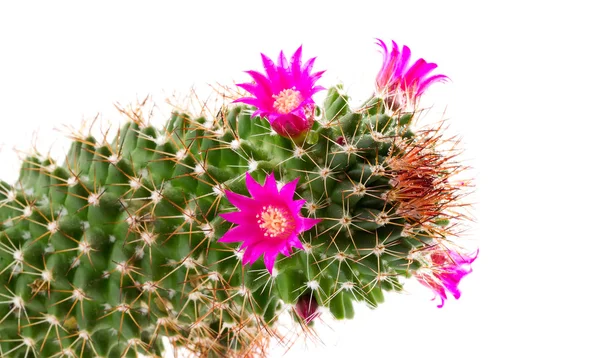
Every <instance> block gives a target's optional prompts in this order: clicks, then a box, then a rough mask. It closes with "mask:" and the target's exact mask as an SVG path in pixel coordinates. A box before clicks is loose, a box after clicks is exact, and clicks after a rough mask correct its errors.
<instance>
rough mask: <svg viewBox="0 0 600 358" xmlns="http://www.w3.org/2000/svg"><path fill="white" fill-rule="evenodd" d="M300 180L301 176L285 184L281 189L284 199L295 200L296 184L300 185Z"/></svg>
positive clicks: (280, 193)
mask: <svg viewBox="0 0 600 358" xmlns="http://www.w3.org/2000/svg"><path fill="white" fill-rule="evenodd" d="M299 180H300V178H299V177H298V178H296V179H294V180H293V181H291V182H289V183H287V184H285V185H284V186H283V187H282V188H281V190H280V191H279V195H281V197H282V198H283V200H285V201H292V200H294V193H295V192H296V185H298V181H299Z"/></svg>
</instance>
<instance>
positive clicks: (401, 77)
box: [376, 39, 448, 104]
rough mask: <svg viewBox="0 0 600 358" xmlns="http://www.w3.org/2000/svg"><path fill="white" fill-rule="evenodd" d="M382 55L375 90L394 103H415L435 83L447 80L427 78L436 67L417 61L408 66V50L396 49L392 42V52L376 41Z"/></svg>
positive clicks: (437, 77)
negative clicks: (390, 98) (394, 101)
mask: <svg viewBox="0 0 600 358" xmlns="http://www.w3.org/2000/svg"><path fill="white" fill-rule="evenodd" d="M377 41H378V43H379V46H381V49H382V53H383V65H382V66H381V70H380V71H379V74H378V75H377V83H376V84H377V90H378V91H379V92H380V93H383V94H386V95H388V96H390V97H392V98H394V97H396V98H394V99H395V100H396V101H400V103H402V104H404V103H406V102H410V103H415V102H417V100H418V98H419V97H420V96H421V94H423V92H424V91H425V90H426V89H427V88H428V87H429V86H431V85H432V84H433V83H435V82H439V81H444V80H447V79H448V77H447V76H445V75H434V76H429V74H430V73H431V71H433V70H434V69H435V68H436V67H437V65H436V64H435V63H431V62H429V63H428V62H426V61H425V60H424V59H422V58H420V59H418V60H417V61H416V62H415V63H414V64H412V65H410V66H409V62H410V49H409V48H408V46H403V47H402V52H400V50H399V49H398V45H397V44H396V42H394V41H392V50H391V51H389V50H388V47H387V46H386V45H385V43H384V42H383V41H382V40H380V39H377ZM397 97H399V98H397Z"/></svg>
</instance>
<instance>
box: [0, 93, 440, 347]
mask: <svg viewBox="0 0 600 358" xmlns="http://www.w3.org/2000/svg"><path fill="white" fill-rule="evenodd" d="M368 103H369V106H368V107H363V108H360V109H358V110H352V109H351V108H350V107H349V106H348V98H347V96H346V95H344V94H342V91H341V87H339V86H338V87H333V88H331V89H330V90H329V91H328V93H327V97H326V100H325V103H324V106H323V107H320V108H317V114H318V115H319V117H318V118H317V121H315V124H314V127H313V128H312V130H311V131H310V132H309V133H308V134H307V135H306V137H305V138H304V139H303V140H302V141H301V142H299V143H295V142H294V141H292V140H290V139H288V138H284V137H281V136H279V135H274V133H273V132H272V131H271V130H270V129H269V124H268V122H267V121H266V120H264V119H260V118H251V115H250V113H252V111H253V110H252V108H250V107H247V106H233V105H228V106H223V107H222V108H221V110H220V111H219V112H218V113H216V114H210V113H204V114H203V115H201V116H192V115H191V114H187V113H182V112H173V113H172V116H171V118H170V119H169V120H168V122H167V124H166V125H165V127H164V128H162V129H161V128H155V127H152V126H148V125H146V124H145V123H143V121H142V120H136V121H130V122H128V123H126V124H125V125H124V126H123V127H122V128H121V130H120V131H119V133H118V135H117V136H116V137H115V138H114V139H113V140H112V142H108V141H107V140H106V138H104V139H103V138H94V137H81V136H79V137H78V136H76V137H75V141H74V142H73V143H72V146H71V148H70V150H69V152H68V155H67V157H66V160H65V161H64V164H62V165H58V164H57V162H56V161H54V160H52V159H47V158H43V157H41V156H39V155H34V156H30V157H28V158H27V159H26V160H25V161H24V163H23V166H22V170H21V173H20V178H19V180H18V181H17V183H16V184H15V185H9V184H8V183H5V182H1V183H0V203H1V204H0V222H1V223H2V226H1V227H0V337H1V339H0V357H34V356H35V357H62V356H65V357H134V356H136V353H141V354H145V355H150V356H153V355H154V356H160V355H161V353H162V352H163V350H164V347H163V346H162V342H161V337H163V336H167V337H169V339H170V340H171V342H173V343H174V344H175V345H176V346H178V347H186V348H188V349H191V350H193V351H196V352H198V354H199V355H201V356H206V357H221V356H236V355H239V356H243V355H245V354H248V353H250V352H254V353H256V354H257V355H259V356H260V355H262V354H265V353H264V351H263V349H264V346H265V344H266V343H265V342H266V341H268V337H269V336H270V335H271V332H272V330H274V329H276V328H275V327H276V325H275V323H276V321H277V317H278V315H279V314H281V312H283V311H284V310H285V308H286V307H289V305H291V304H294V303H295V302H296V301H297V300H298V298H299V297H301V296H302V295H305V294H308V293H310V294H313V295H314V297H316V300H317V302H318V304H319V306H320V307H322V308H323V307H325V308H326V309H328V310H329V311H330V312H331V314H332V315H333V316H334V317H335V318H337V319H349V318H352V317H353V315H354V309H353V305H354V302H364V303H366V304H367V305H369V306H371V307H376V306H377V305H378V304H380V303H382V302H383V297H384V296H383V292H384V291H401V290H402V285H401V281H400V280H399V278H401V277H406V276H409V275H410V273H411V270H414V269H416V268H418V263H417V262H416V261H414V262H413V261H412V260H411V259H410V252H412V251H414V250H418V249H419V248H421V247H423V246H424V245H425V244H426V243H428V242H431V240H432V236H433V234H431V230H425V227H424V226H423V225H420V224H422V223H423V222H424V221H423V220H419V219H418V218H417V216H414V215H413V216H411V215H399V214H398V212H399V211H398V203H399V202H401V201H402V199H401V198H400V199H399V198H398V195H399V194H398V193H401V192H402V191H398V190H395V189H394V188H396V187H397V186H398V184H397V183H396V182H394V180H395V179H394V178H395V176H396V175H397V172H398V170H397V168H395V167H393V165H392V164H391V163H394V160H396V159H397V158H402V156H403V155H405V154H406V153H407V149H406V148H405V147H403V146H402V145H399V144H398V143H403V145H404V144H406V143H409V145H410V143H411V141H412V140H413V139H412V138H413V137H414V136H415V133H413V132H412V131H411V130H410V128H409V126H410V122H411V119H412V117H413V115H414V113H389V111H387V112H386V111H385V109H384V105H383V104H382V103H381V101H379V100H377V99H376V98H374V99H372V100H371V101H369V102H368ZM246 171H250V172H251V174H252V176H253V177H254V178H255V179H257V180H258V181H259V182H262V181H264V179H265V176H266V175H267V174H268V173H271V172H274V173H275V175H276V177H277V179H278V180H279V181H282V182H289V181H291V180H293V179H295V178H297V177H300V181H299V186H298V189H297V192H296V195H297V197H298V198H300V197H301V198H304V199H306V200H307V204H306V206H305V208H304V209H303V215H304V216H306V217H314V218H320V219H322V221H321V223H320V224H319V225H318V226H316V227H315V228H313V229H312V230H311V231H307V232H305V233H304V235H303V237H302V240H303V242H304V243H305V250H304V251H302V250H297V251H295V253H294V254H293V255H292V256H290V257H289V258H286V257H283V256H280V257H279V259H278V261H277V263H276V265H275V271H274V274H273V276H270V275H269V274H268V272H267V270H266V269H265V266H264V264H263V263H262V262H261V260H259V261H257V262H256V263H255V264H253V265H252V266H245V267H244V266H243V265H242V264H241V261H240V253H239V252H238V251H237V246H236V245H231V244H227V245H226V244H222V243H218V242H217V240H218V238H219V237H221V235H223V234H224V233H225V232H226V231H227V230H228V229H229V228H230V227H231V224H230V223H227V222H225V221H224V220H223V219H221V218H220V217H219V216H218V214H219V213H221V212H224V211H227V210H229V209H233V206H232V205H231V204H230V203H229V202H228V201H227V199H226V198H225V196H224V191H225V190H231V191H234V192H237V193H239V194H242V195H248V193H247V189H246V188H245V185H244V173H245V172H246ZM441 172H442V171H441V170H440V172H439V173H441ZM439 173H438V174H435V175H438V176H443V175H442V174H439ZM391 193H395V194H394V195H391ZM392 197H393V198H392ZM450 201H451V200H450V199H448V200H447V202H450ZM440 205H442V206H443V204H440ZM436 210H437V211H436V212H435V213H434V214H432V216H431V218H429V219H432V218H435V217H438V216H439V215H438V214H440V213H442V211H443V208H441V206H440V208H437V209H436ZM444 220H445V219H444V218H443V217H442V220H441V221H438V224H439V223H444V224H445V223H446V222H444ZM429 221H431V220H429ZM407 225H410V229H408V226H407ZM261 352H262V353H261Z"/></svg>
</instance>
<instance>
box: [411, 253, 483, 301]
mask: <svg viewBox="0 0 600 358" xmlns="http://www.w3.org/2000/svg"><path fill="white" fill-rule="evenodd" d="M420 254H421V255H420V256H421V257H422V258H423V259H422V261H424V262H422V263H423V264H424V266H423V267H422V268H421V269H419V270H418V271H417V272H416V273H415V276H416V278H417V280H418V281H419V282H420V283H422V284H423V285H425V286H427V287H429V288H430V289H431V290H432V291H433V292H434V293H435V294H436V297H437V296H440V298H441V303H440V304H439V305H438V307H443V306H444V302H445V301H446V300H447V299H448V297H447V296H446V290H447V291H449V292H450V293H451V294H452V296H454V298H456V299H459V298H460V290H459V289H458V284H459V283H460V280H461V279H462V278H463V277H465V276H466V275H467V274H469V273H471V272H472V271H473V269H472V268H471V264H472V263H473V261H475V259H476V258H477V255H478V254H479V250H477V251H476V252H475V253H474V254H470V255H464V254H460V253H458V252H456V251H452V250H444V249H430V250H425V251H423V252H421V253H420ZM434 299H435V297H434Z"/></svg>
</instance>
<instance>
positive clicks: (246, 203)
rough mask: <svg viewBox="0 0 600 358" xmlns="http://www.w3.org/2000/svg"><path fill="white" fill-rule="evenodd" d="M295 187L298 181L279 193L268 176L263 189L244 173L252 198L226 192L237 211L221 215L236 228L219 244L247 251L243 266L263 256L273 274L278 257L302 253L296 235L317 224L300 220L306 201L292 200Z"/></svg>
mask: <svg viewBox="0 0 600 358" xmlns="http://www.w3.org/2000/svg"><path fill="white" fill-rule="evenodd" d="M297 184H298V179H296V180H294V181H292V182H290V183H287V184H285V185H284V186H283V187H282V188H281V190H279V189H277V183H276V181H275V175H273V174H270V175H268V176H267V178H266V180H265V184H264V186H260V185H259V184H258V183H257V182H256V181H255V180H254V179H253V178H252V176H250V174H249V173H246V186H247V188H248V191H249V192H250V195H251V196H252V197H251V198H248V197H246V196H243V195H239V194H236V193H234V192H231V191H226V192H225V195H226V196H227V199H228V200H229V201H230V202H231V203H232V204H233V205H235V206H236V207H237V208H238V209H239V211H236V212H232V213H224V214H221V216H222V217H223V218H224V219H225V220H227V221H230V222H232V223H234V224H237V226H236V227H234V228H232V229H230V230H229V231H227V232H226V233H225V235H223V237H221V239H219V242H242V245H241V248H242V249H246V250H245V252H244V257H243V259H242V263H243V264H244V265H247V264H252V263H254V262H255V261H256V260H257V259H258V258H259V257H260V256H261V255H263V254H264V260H265V266H266V267H267V270H269V272H270V273H273V265H274V264H275V259H276V258H277V255H278V254H279V253H282V254H284V255H285V256H290V254H291V252H292V247H295V248H298V249H303V246H302V243H301V242H300V240H299V239H298V235H300V233H302V232H303V231H306V230H310V229H311V228H312V227H313V226H315V225H316V224H317V223H318V222H319V221H320V220H317V219H310V218H304V217H301V216H300V209H301V208H302V205H304V203H305V202H306V200H303V199H301V200H294V192H295V191H296V185H297Z"/></svg>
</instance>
